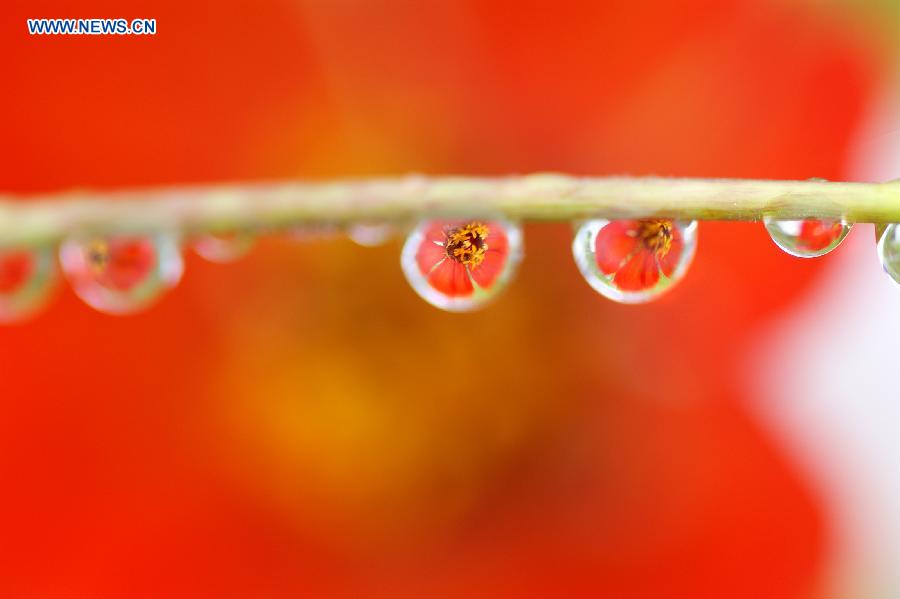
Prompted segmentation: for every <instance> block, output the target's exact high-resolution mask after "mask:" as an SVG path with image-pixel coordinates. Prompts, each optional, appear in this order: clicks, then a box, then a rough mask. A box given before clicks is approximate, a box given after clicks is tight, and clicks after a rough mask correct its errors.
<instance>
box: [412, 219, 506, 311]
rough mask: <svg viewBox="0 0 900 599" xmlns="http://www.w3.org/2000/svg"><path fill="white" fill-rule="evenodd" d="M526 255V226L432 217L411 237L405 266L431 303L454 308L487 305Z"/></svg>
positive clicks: (417, 290) (503, 222)
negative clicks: (523, 238)
mask: <svg viewBox="0 0 900 599" xmlns="http://www.w3.org/2000/svg"><path fill="white" fill-rule="evenodd" d="M521 259H522V230H521V229H520V228H519V226H518V225H515V224H512V223H509V222H505V221H500V220H456V221H441V220H431V221H424V222H422V223H420V224H419V225H418V226H417V227H416V228H415V229H414V230H413V231H412V233H410V234H409V236H408V237H407V238H406V243H404V245H403V252H402V254H401V257H400V265H401V266H402V267H403V272H404V274H405V275H406V279H407V280H408V281H409V283H410V285H412V288H413V289H414V290H415V291H416V293H418V294H419V295H420V296H422V298H423V299H424V300H425V301H427V302H428V303H430V304H432V305H434V306H437V307H438V308H442V309H444V310H449V311H451V312H466V311H469V310H474V309H476V308H480V307H482V306H483V305H484V304H485V303H487V302H489V301H490V300H492V299H493V298H494V297H496V296H497V294H498V293H499V292H500V291H501V290H502V289H503V288H504V287H505V286H506V284H507V283H509V281H510V279H512V277H513V275H514V274H515V271H516V269H517V267H518V265H519V262H520V261H521Z"/></svg>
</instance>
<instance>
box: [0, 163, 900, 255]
mask: <svg viewBox="0 0 900 599" xmlns="http://www.w3.org/2000/svg"><path fill="white" fill-rule="evenodd" d="M20 199H22V198H14V197H12V196H6V197H4V198H2V199H0V240H2V242H0V243H2V244H3V245H13V244H33V243H41V242H46V241H57V240H59V239H61V238H63V237H65V236H66V235H69V234H72V233H74V232H81V233H89V234H106V233H114V232H128V233H131V232H150V231H158V230H165V229H183V230H186V231H190V232H200V231H217V230H219V231H221V230H228V229H234V228H239V227H266V228H268V227H288V226H294V225H297V226H302V225H305V224H309V225H315V224H347V223H351V222H386V223H392V222H408V221H411V220H415V219H420V218H423V217H431V216H435V217H467V216H477V217H482V216H483V217H491V216H500V215H502V216H504V217H506V218H508V219H512V220H535V221H573V220H575V221H577V220H581V219H586V218H592V217H601V218H609V219H617V218H644V217H654V216H656V217H668V218H679V219H702V220H751V221H752V220H759V219H760V218H762V217H763V216H772V217H776V218H784V219H797V218H822V219H833V218H844V219H846V220H847V221H849V222H874V223H889V222H900V182H892V183H833V182H826V181H819V180H811V181H757V180H740V179H671V178H655V177H571V176H565V175H556V174H536V175H528V176H509V177H489V178H479V177H424V176H417V175H411V176H407V177H398V178H384V179H360V180H347V181H326V182H293V183H254V184H240V185H216V186H190V187H177V188H175V187H173V188H160V189H141V190H133V191H116V192H99V191H98V192H86V191H79V192H71V193H66V194H56V195H43V196H35V197H30V198H25V199H28V200H30V201H27V202H21V201H19V200H20Z"/></svg>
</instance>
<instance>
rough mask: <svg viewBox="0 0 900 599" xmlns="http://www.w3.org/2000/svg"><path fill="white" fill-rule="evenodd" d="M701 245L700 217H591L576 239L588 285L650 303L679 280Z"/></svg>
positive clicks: (611, 294) (575, 247) (611, 296)
mask: <svg viewBox="0 0 900 599" xmlns="http://www.w3.org/2000/svg"><path fill="white" fill-rule="evenodd" d="M696 249H697V221H677V220H668V219H642V220H614V221H609V220H603V219H597V220H589V221H586V222H584V223H582V224H581V226H580V227H579V228H578V231H577V232H576V233H575V239H574V240H573V241H572V253H573V254H574V256H575V262H576V264H577V265H578V269H579V270H580V271H581V274H582V275H584V278H585V279H587V282H588V284H589V285H590V286H591V287H593V288H594V289H595V290H596V291H597V292H599V293H600V294H601V295H603V296H605V297H607V298H609V299H611V300H613V301H617V302H621V303H623V304H642V303H645V302H649V301H652V300H654V299H656V298H657V297H659V296H660V295H662V294H663V293H665V292H666V291H668V290H669V289H671V288H672V286H673V285H674V284H675V283H677V282H678V281H680V280H681V279H682V278H683V277H684V274H685V272H686V271H687V268H688V266H690V264H691V261H692V260H693V259H694V253H695V252H696Z"/></svg>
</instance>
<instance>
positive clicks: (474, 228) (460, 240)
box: [444, 222, 488, 270]
mask: <svg viewBox="0 0 900 599" xmlns="http://www.w3.org/2000/svg"><path fill="white" fill-rule="evenodd" d="M446 235H447V243H446V244H445V245H444V249H445V251H446V252H447V257H448V258H451V259H453V260H456V261H457V262H459V263H460V264H463V265H465V266H468V267H469V269H470V270H471V269H474V268H478V265H479V264H481V262H482V261H483V260H484V254H485V252H486V251H487V248H488V246H487V243H485V240H486V239H487V237H488V228H487V226H486V225H484V224H483V223H480V222H471V223H468V224H465V225H462V226H460V227H455V228H452V229H448V230H447V233H446Z"/></svg>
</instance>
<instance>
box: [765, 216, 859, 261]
mask: <svg viewBox="0 0 900 599" xmlns="http://www.w3.org/2000/svg"><path fill="white" fill-rule="evenodd" d="M763 223H764V224H765V226H766V231H768V232H769V237H771V238H772V241H774V242H775V245H777V246H778V247H780V248H781V249H782V250H784V251H785V252H787V253H788V254H790V255H792V256H797V257H798V258H816V257H818V256H824V255H825V254H827V253H828V252H830V251H831V250H833V249H834V248H836V247H837V246H839V245H840V244H841V242H842V241H843V240H844V238H845V237H846V236H847V233H849V232H850V227H851V226H852V225H850V224H848V223H846V222H844V221H842V220H817V219H805V220H776V219H773V218H769V217H766V218H764V219H763Z"/></svg>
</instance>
